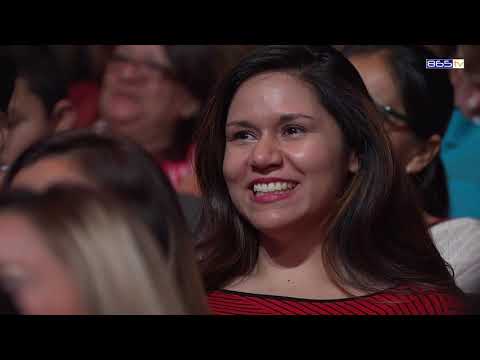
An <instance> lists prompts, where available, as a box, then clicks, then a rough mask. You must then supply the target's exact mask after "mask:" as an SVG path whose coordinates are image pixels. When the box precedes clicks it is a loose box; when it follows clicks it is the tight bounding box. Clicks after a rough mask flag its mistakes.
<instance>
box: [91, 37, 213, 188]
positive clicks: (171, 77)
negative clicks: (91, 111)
mask: <svg viewBox="0 0 480 360" xmlns="http://www.w3.org/2000/svg"><path fill="white" fill-rule="evenodd" d="M219 59H220V57H219V56H218V48H217V47H215V46H205V45H118V46H116V47H115V49H114V50H113V54H112V57H111V58H110V61H109V62H108V64H107V66H106V71H105V75H104V79H103V85H102V89H101V95H100V105H99V117H100V124H108V127H109V129H110V130H111V131H113V133H116V134H121V135H123V136H127V137H129V138H130V139H133V140H135V141H136V142H137V143H139V144H140V145H142V146H143V147H144V148H145V149H146V150H147V151H148V152H150V153H151V154H153V155H154V157H155V158H156V161H157V163H158V164H159V166H161V168H162V169H163V170H164V171H165V172H166V173H167V175H168V177H169V178H170V181H171V182H172V184H173V185H174V187H175V188H176V189H177V190H182V191H183V192H191V193H197V189H195V188H192V189H186V188H185V187H182V181H183V180H184V179H185V178H189V177H190V178H191V177H192V176H193V169H192V154H193V146H192V133H193V131H194V127H195V125H196V123H197V119H198V117H199V115H200V112H201V110H202V108H203V106H204V104H205V102H206V101H207V98H208V96H209V94H210V92H211V89H212V87H213V86H214V84H215V82H216V80H217V75H218V66H219V64H218V60H219ZM100 127H101V126H100ZM191 184H194V182H191Z"/></svg>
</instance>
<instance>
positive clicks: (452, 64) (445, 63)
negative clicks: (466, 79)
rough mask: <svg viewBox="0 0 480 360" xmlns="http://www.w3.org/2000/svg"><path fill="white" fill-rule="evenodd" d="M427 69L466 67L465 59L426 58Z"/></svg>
mask: <svg viewBox="0 0 480 360" xmlns="http://www.w3.org/2000/svg"><path fill="white" fill-rule="evenodd" d="M425 67H426V68H427V69H464V68H465V61H464V59H426V60H425Z"/></svg>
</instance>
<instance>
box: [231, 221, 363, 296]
mask: <svg viewBox="0 0 480 360" xmlns="http://www.w3.org/2000/svg"><path fill="white" fill-rule="evenodd" d="M324 233H325V232H324V231H316V232H310V233H309V234H306V233H303V234H299V232H298V229H297V231H296V232H295V231H293V232H292V233H291V234H290V236H289V235H288V234H286V232H282V235H281V236H278V237H271V236H262V238H261V240H260V247H259V253H258V260H257V264H256V267H255V269H254V271H253V272H252V274H250V275H248V276H247V277H244V278H241V279H236V280H235V281H234V282H232V283H231V284H230V285H229V286H228V287H226V289H228V290H235V291H243V292H250V293H257V294H268V295H279V296H289V297H298V298H307V299H338V298H345V297H348V296H350V295H349V293H347V292H346V291H344V290H342V289H341V288H340V287H339V286H337V285H336V284H335V282H334V281H333V280H332V279H331V277H330V276H329V274H328V271H327V269H326V267H325V265H324V261H323V255H322V247H323V243H324V238H323V234H324ZM349 291H350V292H351V293H352V294H354V295H364V294H363V293H357V292H355V291H353V290H350V289H349Z"/></svg>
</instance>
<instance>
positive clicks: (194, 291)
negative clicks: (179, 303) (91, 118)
mask: <svg viewBox="0 0 480 360" xmlns="http://www.w3.org/2000/svg"><path fill="white" fill-rule="evenodd" d="M56 184H76V185H84V186H90V187H93V188H99V189H103V190H107V191H110V192H113V193H114V194H115V195H116V196H118V197H120V198H121V199H122V200H124V201H125V202H126V203H127V204H128V205H129V206H130V207H131V208H132V210H133V211H134V212H135V213H136V214H138V215H139V216H140V218H141V219H142V220H143V221H144V222H145V223H146V224H147V225H148V226H149V228H150V229H151V231H152V233H153V234H154V236H155V238H156V239H157V241H158V244H159V247H160V248H161V249H162V250H163V251H165V252H166V253H167V254H168V257H169V259H171V261H172V264H173V265H172V266H173V267H174V268H175V270H176V276H177V279H178V283H179V284H180V290H181V291H182V295H183V296H184V297H185V298H186V302H187V304H188V310H189V311H190V312H194V313H202V312H206V305H205V304H206V303H204V304H202V303H199V302H198V299H199V298H201V296H202V294H203V286H202V284H201V280H200V277H199V274H198V270H197V264H196V262H195V259H194V251H193V242H192V235H191V232H190V231H189V230H188V226H187V224H186V222H185V219H184V216H183V214H182V210H181V208H180V206H179V204H178V200H177V194H176V193H175V191H174V189H173V188H172V186H171V184H170V182H169V181H168V178H167V177H166V176H165V175H164V174H163V173H162V171H161V170H160V169H158V167H157V166H156V165H155V162H154V161H153V159H152V158H151V157H150V155H149V154H148V153H147V152H146V151H145V150H144V149H142V148H141V147H140V146H139V145H137V144H135V143H133V142H131V141H129V140H127V139H120V138H116V137H113V136H107V135H99V134H95V133H93V132H91V131H88V130H74V131H69V132H64V133H62V134H57V135H55V136H52V137H50V138H48V139H44V140H43V141H41V142H39V143H37V144H35V145H33V146H32V147H31V148H29V149H27V150H26V151H25V152H24V153H23V154H22V155H21V156H20V157H19V158H18V159H17V161H16V162H15V163H14V164H13V165H12V167H11V168H10V170H9V172H8V173H7V174H6V177H5V184H4V187H5V188H6V189H10V188H12V187H13V188H24V189H33V190H36V191H44V190H46V189H48V188H49V187H50V186H52V185H56ZM180 200H181V202H182V203H185V202H187V211H191V209H192V207H193V206H195V205H196V203H194V204H193V205H192V204H191V203H190V198H187V199H185V197H181V198H180ZM195 210H196V212H198V211H199V209H195ZM197 216H198V214H197V213H194V214H192V218H193V219H191V221H192V222H193V223H196V222H197ZM191 226H193V224H192V225H191ZM165 229H169V231H170V232H171V235H170V236H171V237H172V239H171V240H169V236H167V233H165Z"/></svg>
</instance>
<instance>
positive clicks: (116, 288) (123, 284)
mask: <svg viewBox="0 0 480 360" xmlns="http://www.w3.org/2000/svg"><path fill="white" fill-rule="evenodd" d="M0 228H1V229H2V231H1V232H0V280H1V284H2V286H3V287H4V289H5V290H6V291H7V292H9V293H10V295H11V296H12V298H13V299H14V301H15V303H16V305H17V307H18V309H19V310H20V312H21V313H22V314H96V315H100V314H186V313H187V311H186V306H185V299H184V298H182V296H180V295H179V294H180V293H181V292H179V290H178V284H177V283H176V281H175V280H174V279H175V276H174V271H173V266H172V264H171V262H170V261H169V260H168V259H167V258H166V257H165V256H164V252H162V251H161V250H160V249H159V247H158V246H156V244H155V240H154V238H153V236H152V235H151V233H150V232H149V230H148V229H147V227H146V226H145V225H144V224H143V223H142V222H141V221H140V220H139V219H137V217H136V216H135V214H134V213H133V212H131V211H130V210H129V209H128V208H127V207H126V206H124V204H123V203H122V202H121V201H119V200H118V199H117V198H115V197H113V196H111V195H108V194H106V193H101V192H97V191H93V190H87V189H82V188H72V187H68V188H67V187H53V188H51V189H50V190H48V191H47V192H45V193H43V194H33V193H30V192H12V193H10V194H5V195H4V196H3V197H2V198H1V199H0ZM171 230H172V229H165V231H166V233H167V234H168V233H170V232H171ZM190 301H191V300H190ZM198 301H199V302H203V301H204V299H198Z"/></svg>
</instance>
